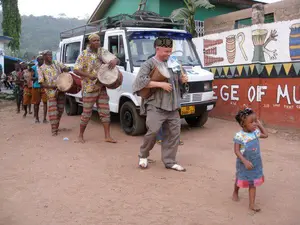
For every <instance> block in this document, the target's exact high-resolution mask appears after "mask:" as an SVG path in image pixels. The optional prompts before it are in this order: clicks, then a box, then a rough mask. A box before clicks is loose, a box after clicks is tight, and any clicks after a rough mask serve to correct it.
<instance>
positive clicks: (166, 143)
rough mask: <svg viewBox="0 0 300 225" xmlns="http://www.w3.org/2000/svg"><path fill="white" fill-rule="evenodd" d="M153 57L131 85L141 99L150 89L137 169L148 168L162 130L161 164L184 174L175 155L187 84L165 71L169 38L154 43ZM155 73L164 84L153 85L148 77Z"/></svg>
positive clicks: (144, 105)
mask: <svg viewBox="0 0 300 225" xmlns="http://www.w3.org/2000/svg"><path fill="white" fill-rule="evenodd" d="M154 47H155V50H156V54H155V56H154V57H152V58H150V59H148V60H147V61H146V62H144V63H143V64H142V66H141V68H140V71H139V73H138V75H137V77H136V80H135V82H134V84H133V92H134V93H137V94H140V95H141V96H142V94H141V93H142V91H144V90H147V89H149V90H150V91H151V92H150V93H151V95H150V97H149V96H147V98H143V99H142V105H141V114H144V115H145V114H146V116H147V118H146V125H147V128H148V131H147V133H146V134H145V137H144V143H143V144H142V146H141V148H140V154H139V166H140V167H141V168H147V166H148V159H147V158H148V157H149V153H150V151H151V150H152V149H153V147H154V145H155V143H156V135H157V133H158V132H159V130H160V128H161V127H162V129H163V132H162V133H163V140H162V146H161V148H162V161H163V163H164V164H165V167H166V168H168V169H173V170H175V171H185V168H183V167H182V166H181V165H179V164H177V162H176V154H177V149H178V145H179V142H180V126H181V123H180V116H179V113H178V110H179V109H180V98H181V93H180V86H181V85H182V84H183V83H186V82H187V81H188V78H187V76H186V75H185V74H184V73H182V74H181V72H180V70H179V71H173V70H172V69H171V68H169V67H168V64H167V61H168V59H169V57H170V55H171V53H172V48H173V40H172V39H170V38H168V37H159V38H157V39H156V40H155V43H154ZM154 69H158V70H159V72H160V73H161V74H162V75H163V76H164V77H167V78H168V79H167V81H163V82H158V81H153V79H152V77H154V75H152V76H151V74H152V73H153V71H154Z"/></svg>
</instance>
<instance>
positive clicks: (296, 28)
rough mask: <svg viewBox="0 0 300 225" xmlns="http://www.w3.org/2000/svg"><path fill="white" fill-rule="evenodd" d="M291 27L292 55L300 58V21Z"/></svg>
mask: <svg viewBox="0 0 300 225" xmlns="http://www.w3.org/2000/svg"><path fill="white" fill-rule="evenodd" d="M290 29H291V33H290V57H291V60H300V23H296V24H293V25H292V26H291V28H290Z"/></svg>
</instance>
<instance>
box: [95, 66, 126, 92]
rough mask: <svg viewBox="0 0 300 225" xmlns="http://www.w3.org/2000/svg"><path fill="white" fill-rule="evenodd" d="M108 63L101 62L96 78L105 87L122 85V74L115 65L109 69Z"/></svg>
mask: <svg viewBox="0 0 300 225" xmlns="http://www.w3.org/2000/svg"><path fill="white" fill-rule="evenodd" d="M108 66H109V64H102V65H101V66H100V68H99V70H98V74H97V76H98V80H99V81H100V83H101V84H103V85H104V86H105V87H106V88H109V89H116V88H118V87H120V86H121V85H122V82H123V75H122V73H121V72H120V71H119V69H118V68H117V67H115V68H113V69H112V70H110V69H109V68H108Z"/></svg>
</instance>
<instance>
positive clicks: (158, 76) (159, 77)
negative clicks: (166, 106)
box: [138, 67, 170, 99]
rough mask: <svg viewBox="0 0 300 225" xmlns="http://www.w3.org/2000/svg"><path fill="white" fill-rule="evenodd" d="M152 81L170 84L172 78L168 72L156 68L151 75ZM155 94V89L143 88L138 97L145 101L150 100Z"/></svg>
mask: <svg viewBox="0 0 300 225" xmlns="http://www.w3.org/2000/svg"><path fill="white" fill-rule="evenodd" d="M149 76H150V80H151V81H157V82H168V79H169V78H170V74H169V73H168V71H164V69H163V68H160V69H158V67H154V69H153V70H152V71H151V72H150V74H149ZM154 92H155V89H154V88H143V89H142V90H140V91H139V92H138V95H139V96H141V97H142V98H144V99H147V98H149V97H150V96H151V95H152V94H153V93H154Z"/></svg>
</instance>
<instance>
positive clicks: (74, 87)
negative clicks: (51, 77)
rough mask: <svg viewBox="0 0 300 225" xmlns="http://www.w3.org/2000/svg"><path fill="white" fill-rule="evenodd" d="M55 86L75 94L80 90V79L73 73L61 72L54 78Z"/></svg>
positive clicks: (62, 90)
mask: <svg viewBox="0 0 300 225" xmlns="http://www.w3.org/2000/svg"><path fill="white" fill-rule="evenodd" d="M56 86H57V89H58V90H60V91H61V92H66V93H70V94H77V93H78V92H79V91H80V90H81V79H80V78H79V77H78V76H76V75H75V74H73V73H61V74H60V75H59V76H58V78H57V80H56Z"/></svg>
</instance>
